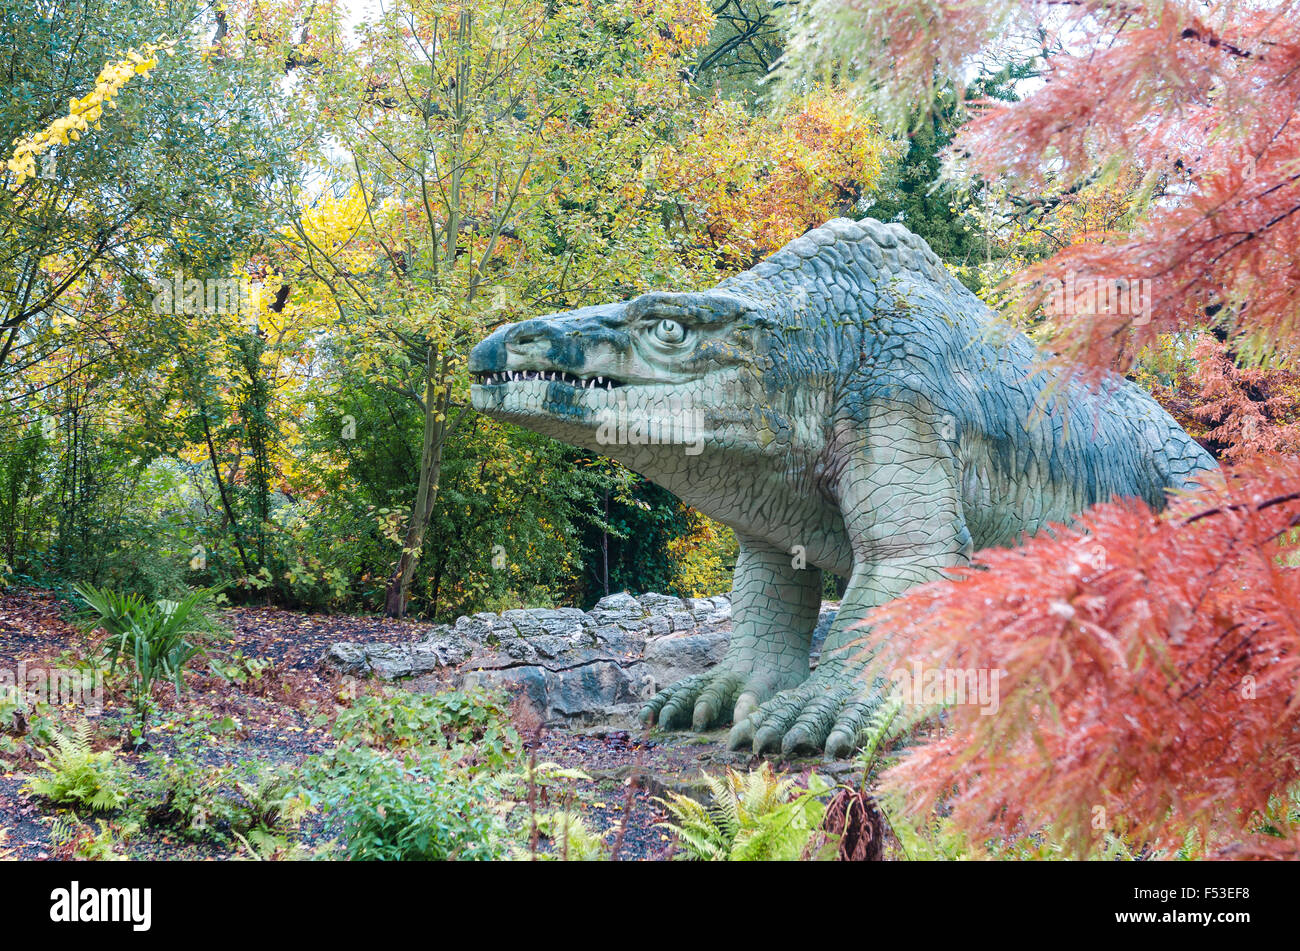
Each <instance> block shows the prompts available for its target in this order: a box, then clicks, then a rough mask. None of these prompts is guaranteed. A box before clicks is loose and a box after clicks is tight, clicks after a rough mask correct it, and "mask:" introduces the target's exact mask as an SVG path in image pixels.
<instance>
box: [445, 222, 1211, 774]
mask: <svg viewBox="0 0 1300 951" xmlns="http://www.w3.org/2000/svg"><path fill="white" fill-rule="evenodd" d="M1037 356H1038V355H1037V353H1036V351H1035V349H1034V347H1033V345H1032V344H1031V343H1030V342H1029V340H1028V339H1026V338H1025V337H1024V336H1023V335H1021V334H1019V333H1016V332H1014V331H1012V330H1010V329H1009V328H1007V327H1005V326H1004V325H1002V324H1000V323H999V322H998V321H997V320H996V319H995V318H994V317H993V315H992V314H990V313H989V311H988V310H987V308H985V307H984V305H983V304H982V303H981V302H980V301H979V300H978V299H977V298H976V297H975V296H974V295H973V294H971V293H970V292H969V291H968V290H966V289H965V288H964V287H962V286H961V284H959V283H958V282H957V281H956V280H954V279H953V278H952V277H951V276H950V275H949V274H948V273H947V272H946V271H945V270H944V268H943V266H942V265H941V264H940V262H939V260H938V259H937V258H936V257H935V256H934V254H933V253H932V252H931V251H930V249H929V248H928V247H927V246H926V245H925V242H924V241H922V240H921V239H920V238H918V237H917V236H916V235H914V234H912V233H911V232H909V231H907V230H906V229H905V228H903V227H902V226H900V225H884V224H880V223H879V222H875V221H871V220H864V221H861V222H853V221H848V220H846V219H836V220H834V221H830V222H828V223H827V224H825V225H823V226H822V227H821V228H818V229H816V230H814V231H811V232H809V233H808V234H806V235H804V236H803V237H802V238H799V239H798V240H796V241H793V242H791V243H790V244H789V245H787V246H786V247H785V248H783V249H782V250H781V251H779V252H778V253H776V254H774V255H773V256H772V257H770V258H768V259H767V260H766V261H764V262H762V263H761V264H759V265H757V266H756V267H755V268H753V269H752V270H749V271H746V272H745V273H743V274H740V275H737V276H736V277H733V278H730V279H728V280H726V281H723V282H722V283H721V284H719V285H718V286H717V287H716V288H714V289H712V290H709V291H704V292H700V293H685V294H678V293H654V294H645V295H642V296H641V297H638V298H636V299H634V300H632V301H628V302H624V303H618V304H607V305H602V306H597V307H585V308H582V309H579V310H574V311H570V312H567V313H564V314H557V315H554V316H551V317H545V318H539V319H536V320H529V321H525V322H522V323H518V324H512V325H510V326H507V327H503V328H501V329H500V330H498V331H497V332H496V333H494V334H492V336H490V337H489V338H488V339H486V340H484V341H483V342H482V343H481V344H479V346H478V347H476V348H475V349H474V352H473V353H472V354H471V356H470V365H469V370H470V372H471V374H473V376H474V380H475V383H474V386H473V387H472V399H473V403H474V406H475V408H476V409H478V410H480V411H481V412H483V413H486V414H488V415H490V416H494V417H496V418H498V419H502V420H507V421H509V422H513V423H517V424H519V425H522V426H526V427H528V428H529V429H533V430H536V431H538V432H541V433H546V434H548V435H550V436H554V437H555V438H557V439H561V440H563V441H565V442H569V443H572V444H574V445H578V446H582V447H584V448H586V449H590V450H593V451H596V452H600V453H602V454H604V455H607V456H611V457H613V458H615V459H617V460H619V461H620V462H622V463H623V464H624V465H626V466H628V467H629V468H631V469H633V470H635V471H637V472H639V473H641V474H642V475H644V476H646V477H647V478H649V479H652V480H653V481H655V482H658V483H659V484H660V485H663V486H664V487H665V488H667V489H669V490H671V491H672V492H674V493H675V494H676V495H677V496H679V497H680V498H682V499H683V500H685V501H686V502H688V503H690V504H691V505H693V506H695V507H696V508H698V509H699V510H700V511H702V512H704V513H706V514H707V515H709V516H711V517H712V518H715V519H717V520H718V521H721V522H724V523H726V524H728V525H730V526H731V527H732V528H734V529H735V531H736V534H737V536H738V538H739V539H740V558H739V559H738V562H737V565H736V575H735V582H734V587H733V592H732V598H733V616H734V635H733V638H732V641H731V645H730V648H729V650H728V653H727V656H726V658H725V659H724V661H723V662H722V664H720V665H719V666H718V668H716V669H714V670H711V671H709V672H708V673H706V674H703V675H700V676H697V677H692V678H689V679H687V680H685V681H682V682H680V683H677V684H673V685H672V686H670V687H668V688H667V689H665V690H663V691H661V692H660V693H659V694H658V695H657V696H656V697H654V699H653V700H651V701H650V702H649V703H648V704H647V705H646V707H645V710H644V711H643V713H642V715H643V718H645V719H646V720H647V721H648V722H656V721H657V722H658V724H659V725H660V726H661V727H663V728H666V729H671V728H677V727H686V726H690V727H692V728H693V729H696V730H703V729H708V728H711V727H715V726H719V725H725V724H727V723H733V724H734V725H733V727H732V730H731V734H730V737H729V745H730V746H731V747H732V748H733V749H737V748H742V747H747V748H752V749H753V750H754V752H756V753H771V752H778V751H779V752H781V753H783V754H785V755H802V754H807V753H813V752H817V751H821V750H824V751H825V752H826V754H827V755H829V756H845V755H848V754H850V753H852V752H853V750H854V748H855V746H856V743H857V740H858V737H859V734H860V732H861V730H862V729H863V727H864V725H865V723H866V721H867V718H868V717H869V715H870V713H871V710H872V709H873V707H874V705H875V704H876V702H877V701H878V699H879V697H880V696H881V692H882V690H883V686H884V679H883V678H884V675H885V674H886V673H887V672H886V671H881V670H871V669H870V662H869V661H868V660H865V659H863V657H862V656H861V653H860V651H858V650H856V649H855V647H854V643H855V642H856V641H858V640H859V639H860V638H861V637H862V636H863V634H864V631H863V630H862V625H861V623H860V622H861V619H862V618H863V617H864V616H865V615H866V613H867V612H868V611H870V610H871V609H872V608H874V607H876V606H878V605H880V604H883V603H884V602H886V601H889V600H891V599H892V598H895V597H897V596H898V595H900V594H902V593H903V592H904V591H906V590H907V589H908V588H910V587H912V586H913V585H916V584H920V583H922V582H925V581H930V580H933V579H935V578H939V577H941V576H942V573H943V571H944V569H946V568H949V567H951V566H954V565H958V564H961V563H963V562H965V561H966V560H967V559H968V558H969V557H970V555H971V553H972V551H974V550H976V549H979V548H985V547H988V546H991V545H1010V544H1014V543H1015V541H1016V539H1017V538H1018V537H1019V536H1020V535H1021V534H1022V533H1033V532H1035V531H1037V530H1038V529H1039V528H1040V527H1041V526H1043V525H1044V524H1046V523H1048V522H1052V521H1056V522H1064V521H1068V520H1069V519H1070V518H1071V516H1073V515H1075V514H1077V513H1078V512H1080V511H1082V510H1083V509H1085V508H1087V507H1088V506H1089V505H1092V504H1093V503H1095V502H1099V501H1105V500H1107V499H1109V498H1110V497H1112V496H1115V495H1118V496H1129V497H1138V498H1142V499H1144V500H1146V501H1147V502H1148V503H1150V504H1151V505H1153V506H1155V507H1157V508H1159V507H1161V506H1163V505H1164V503H1165V490H1166V489H1168V488H1186V487H1191V486H1193V485H1195V483H1196V474H1197V473H1198V472H1202V471H1205V470H1208V469H1212V468H1213V467H1214V462H1213V460H1212V459H1211V458H1210V456H1209V455H1208V454H1207V453H1206V452H1205V451H1204V450H1203V449H1201V447H1200V446H1198V445H1197V444H1196V442H1195V441H1194V440H1192V439H1191V437H1189V436H1188V435H1187V434H1186V433H1185V432H1183V431H1182V429H1180V428H1179V426H1178V424H1177V423H1175V422H1174V420H1173V419H1172V418H1171V417H1170V416H1169V415H1168V414H1167V413H1165V412H1164V410H1162V409H1161V408H1160V407H1159V406H1158V405H1157V404H1156V403H1155V402H1154V401H1153V400H1152V399H1151V398H1150V397H1149V396H1147V395H1146V394H1145V393H1143V392H1142V391H1141V390H1140V389H1138V388H1137V387H1136V386H1134V385H1132V384H1131V383H1128V382H1125V381H1124V380H1122V379H1119V378H1118V377H1113V378H1110V379H1109V380H1108V381H1107V382H1106V384H1105V385H1104V386H1103V388H1102V389H1101V390H1100V391H1095V392H1094V391H1088V390H1086V389H1084V388H1082V387H1080V386H1077V385H1075V384H1073V383H1072V382H1070V381H1069V380H1063V379H1059V378H1057V379H1053V378H1051V377H1048V376H1045V375H1043V374H1034V373H1032V370H1033V364H1034V363H1035V360H1036V357H1037ZM823 570H824V571H830V572H834V573H835V574H837V575H840V576H841V577H845V578H847V579H848V588H847V591H846V592H845V595H844V598H843V602H842V605H841V608H840V611H839V614H838V615H837V616H836V619H835V623H834V625H833V627H832V629H831V631H830V633H829V635H828V636H827V639H826V643H825V645H824V647H823V649H822V655H821V661H820V663H819V664H818V666H817V669H816V671H815V672H813V673H812V675H811V676H809V660H808V651H809V644H810V639H811V632H812V629H813V627H814V626H815V624H816V621H817V609H818V600H819V592H820V590H821V571H823Z"/></svg>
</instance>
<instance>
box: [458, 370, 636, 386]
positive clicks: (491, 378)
mask: <svg viewBox="0 0 1300 951" xmlns="http://www.w3.org/2000/svg"><path fill="white" fill-rule="evenodd" d="M473 382H474V385H475V386H476V387H488V388H496V387H507V386H510V387H513V386H514V385H516V384H521V383H547V384H552V383H558V384H559V385H561V386H567V387H569V388H570V389H574V390H615V389H618V388H619V387H620V386H623V385H624V383H623V382H622V381H621V380H615V379H614V378H613V377H607V376H588V377H581V376H576V375H574V374H572V373H566V372H564V371H563V370H490V371H483V372H479V373H475V374H474V377H473Z"/></svg>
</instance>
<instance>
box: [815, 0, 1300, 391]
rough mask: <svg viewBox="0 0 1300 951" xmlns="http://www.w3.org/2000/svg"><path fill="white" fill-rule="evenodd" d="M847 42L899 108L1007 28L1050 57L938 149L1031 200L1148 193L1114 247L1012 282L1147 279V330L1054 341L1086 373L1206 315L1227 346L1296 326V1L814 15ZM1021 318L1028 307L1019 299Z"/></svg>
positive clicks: (1081, 328)
mask: <svg viewBox="0 0 1300 951" xmlns="http://www.w3.org/2000/svg"><path fill="white" fill-rule="evenodd" d="M828 3H829V5H832V6H833V5H836V4H838V5H839V6H840V7H841V8H843V10H844V11H845V12H844V14H843V19H844V20H845V21H847V22H858V23H859V24H860V25H861V26H862V28H863V35H862V39H861V43H862V44H863V46H864V48H863V49H862V50H860V51H855V54H856V55H855V58H856V59H857V60H858V61H859V62H861V63H863V64H865V67H866V69H867V70H869V71H873V72H874V73H875V78H876V79H877V81H878V84H879V85H880V86H881V87H882V98H893V99H898V100H899V101H903V102H908V101H913V102H914V101H916V100H917V98H918V97H920V95H921V94H922V93H924V92H925V91H927V90H933V88H934V86H935V80H934V77H935V75H936V74H937V75H940V76H947V77H950V78H953V79H955V80H957V81H960V78H961V75H962V73H963V71H964V70H966V69H968V68H969V65H970V64H971V62H973V61H974V60H975V59H977V58H978V56H979V55H980V53H981V52H982V51H983V50H984V49H985V48H986V47H988V46H990V45H995V44H996V42H997V38H998V37H1000V36H1001V35H1003V34H1005V33H1006V32H1007V31H1009V30H1016V29H1018V28H1019V29H1020V30H1021V31H1023V30H1024V29H1025V28H1028V27H1030V26H1031V25H1033V24H1036V23H1042V24H1044V25H1045V26H1046V27H1048V28H1049V29H1050V30H1051V31H1052V35H1053V38H1054V41H1055V42H1058V43H1059V44H1060V45H1061V46H1062V47H1063V48H1064V52H1062V53H1060V54H1058V55H1053V56H1051V57H1050V58H1049V59H1047V60H1046V62H1045V64H1044V66H1043V75H1042V78H1043V80H1044V82H1043V85H1042V86H1041V87H1039V88H1037V89H1035V90H1033V91H1032V92H1030V93H1029V94H1028V95H1026V96H1025V97H1024V98H1023V99H1022V100H1020V101H1018V102H1012V103H1007V102H1003V101H1001V100H993V101H989V102H987V103H984V104H982V107H981V111H980V113H979V115H978V116H977V117H976V118H975V119H974V121H972V122H970V123H968V124H967V125H966V126H965V127H964V128H963V129H962V130H961V132H960V133H959V135H958V137H957V140H956V142H955V145H954V148H955V150H956V151H957V152H958V153H959V154H963V155H968V156H969V161H970V164H971V166H972V167H973V168H974V170H975V171H977V172H980V173H982V174H984V175H986V176H988V177H998V176H1003V177H1006V178H1008V179H1010V180H1011V181H1012V183H1013V184H1016V185H1018V186H1020V190H1021V191H1023V192H1024V193H1026V194H1035V193H1036V192H1037V191H1038V190H1039V189H1040V188H1041V187H1042V186H1043V184H1044V183H1045V182H1046V181H1047V179H1048V178H1049V177H1050V178H1052V179H1054V180H1055V181H1056V182H1057V183H1059V184H1060V185H1061V186H1066V187H1068V186H1070V185H1077V184H1082V183H1084V182H1087V181H1089V180H1090V178H1091V176H1092V175H1094V174H1095V173H1096V172H1097V171H1098V170H1099V169H1102V168H1105V167H1121V168H1131V167H1136V168H1137V169H1138V170H1139V171H1140V172H1141V173H1142V174H1144V175H1145V176H1147V177H1148V178H1149V179H1150V180H1152V181H1154V180H1159V181H1161V182H1163V183H1164V185H1165V188H1164V190H1163V191H1164V194H1163V197H1162V198H1160V199H1159V200H1157V201H1155V202H1153V203H1151V205H1150V206H1149V207H1148V208H1147V209H1146V210H1145V211H1144V212H1143V213H1142V214H1141V215H1139V217H1138V219H1137V221H1136V222H1135V224H1134V226H1133V228H1132V229H1131V231H1130V233H1129V234H1128V235H1127V236H1126V237H1125V238H1124V239H1123V240H1119V241H1107V242H1106V243H1105V244H1101V243H1085V244H1078V245H1074V246H1071V247H1068V248H1064V249H1062V250H1061V251H1060V252H1059V253H1057V254H1055V255H1053V256H1052V257H1051V258H1049V259H1047V260H1046V261H1044V262H1041V263H1040V264H1038V265H1036V266H1035V267H1033V268H1031V269H1028V270H1027V271H1026V272H1023V273H1022V275H1021V277H1020V279H1022V280H1024V281H1026V282H1029V283H1034V282H1037V281H1050V280H1064V279H1065V277H1066V275H1068V274H1070V273H1074V274H1076V275H1077V277H1078V278H1080V279H1092V280H1099V281H1113V280H1127V281H1141V280H1150V281H1151V282H1152V283H1151V290H1152V292H1153V299H1154V307H1153V313H1152V315H1151V317H1152V319H1150V320H1149V321H1146V322H1135V321H1133V319H1132V317H1131V316H1130V315H1127V314H1120V313H1115V314H1106V313H1101V314H1090V315H1088V317H1087V319H1081V320H1078V319H1077V320H1068V321H1064V322H1062V323H1060V325H1059V326H1058V328H1057V331H1058V337H1057V341H1056V343H1057V344H1058V346H1059V347H1060V348H1061V349H1063V350H1065V351H1067V353H1068V356H1069V357H1071V358H1073V359H1076V360H1078V361H1080V362H1082V363H1083V364H1085V365H1086V366H1089V367H1100V366H1109V367H1117V368H1127V367H1128V366H1129V365H1130V364H1131V363H1132V362H1133V361H1134V359H1135V358H1136V356H1137V354H1138V353H1140V352H1141V350H1142V348H1143V347H1144V346H1147V345H1149V344H1152V343H1154V342H1155V341H1156V340H1157V339H1158V337H1159V335H1160V334H1161V333H1163V332H1167V331H1176V330H1184V329H1188V328H1191V327H1195V326H1199V325H1201V324H1203V323H1204V313H1205V308H1206V307H1207V306H1208V305H1215V304H1217V305H1220V306H1221V307H1222V308H1223V309H1222V311H1220V313H1221V315H1223V316H1228V317H1230V318H1231V320H1232V321H1233V322H1234V325H1235V327H1236V328H1237V330H1238V331H1239V332H1241V333H1242V334H1243V335H1244V334H1248V333H1263V334H1264V335H1265V336H1266V337H1268V338H1270V339H1272V340H1273V341H1282V340H1284V339H1286V338H1289V337H1290V336H1291V335H1293V334H1294V332H1295V331H1296V329H1297V328H1298V327H1300V294H1297V293H1296V288H1297V287H1298V286H1300V257H1297V255H1296V254H1295V253H1294V252H1295V248H1296V247H1297V246H1300V214H1297V212H1298V211H1300V167H1297V164H1296V155H1297V154H1300V122H1297V121H1295V120H1296V118H1297V116H1296V111H1297V104H1298V103H1300V0H1276V2H1270V3H1263V2H1255V3H1252V2H1242V3H1220V4H1204V3H1194V2H1190V0H1166V2H1159V3H1139V2H1124V3H1115V2H1114V0H1072V2H1070V3H1059V2H1053V0H1019V2H1009V0H985V2H979V3H945V4H924V5H922V6H923V10H918V5H917V4H916V3H914V2H912V0H870V2H867V0H828ZM1029 300H1030V302H1031V303H1034V301H1033V298H1032V296H1031V297H1030V298H1029Z"/></svg>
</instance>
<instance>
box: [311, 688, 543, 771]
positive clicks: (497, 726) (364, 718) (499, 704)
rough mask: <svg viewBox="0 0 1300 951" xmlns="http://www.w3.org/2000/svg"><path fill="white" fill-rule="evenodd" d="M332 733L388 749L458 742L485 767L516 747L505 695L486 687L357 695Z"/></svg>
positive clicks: (501, 761)
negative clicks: (467, 689) (427, 692)
mask: <svg viewBox="0 0 1300 951" xmlns="http://www.w3.org/2000/svg"><path fill="white" fill-rule="evenodd" d="M333 733H334V737H335V738H336V739H337V740H339V741H340V742H341V743H345V744H348V745H358V744H364V745H365V746H369V747H375V748H379V749H387V750H409V749H421V748H427V749H439V750H450V749H452V748H453V747H459V748H460V749H459V753H460V756H461V758H462V759H466V760H469V761H472V763H474V764H475V765H480V766H483V767H485V768H487V769H489V770H499V769H501V768H503V767H505V766H506V765H508V764H509V763H510V762H511V761H512V760H513V758H514V756H515V754H516V753H517V751H518V749H519V736H518V734H517V733H516V732H515V730H514V728H513V727H512V726H511V725H510V720H509V715H508V711H507V709H506V706H505V698H504V697H503V696H502V695H500V694H497V693H492V692H489V691H485V690H470V691H446V692H443V693H438V694H416V693H409V692H407V691H404V690H398V691H392V692H386V693H382V694H372V695H369V696H365V697H358V698H357V699H356V700H355V701H353V703H352V706H350V707H349V708H348V709H346V710H344V711H342V712H341V713H340V714H339V715H338V717H337V719H336V720H335V721H334V727H333Z"/></svg>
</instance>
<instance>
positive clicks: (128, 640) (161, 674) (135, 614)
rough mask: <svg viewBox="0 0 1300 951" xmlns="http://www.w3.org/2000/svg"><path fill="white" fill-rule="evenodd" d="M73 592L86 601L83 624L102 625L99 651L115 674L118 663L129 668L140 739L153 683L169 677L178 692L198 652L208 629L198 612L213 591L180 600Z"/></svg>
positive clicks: (81, 589) (92, 589)
mask: <svg viewBox="0 0 1300 951" xmlns="http://www.w3.org/2000/svg"><path fill="white" fill-rule="evenodd" d="M76 592H77V594H78V596H79V597H80V598H81V600H82V602H83V603H84V604H85V610H84V611H83V612H82V614H81V616H80V621H81V624H82V627H83V628H84V629H86V630H88V631H90V630H94V629H96V628H103V630H104V631H105V632H107V634H108V640H107V642H106V643H105V645H104V655H105V660H106V661H108V663H109V666H110V671H111V672H112V673H116V672H117V668H118V665H119V664H127V665H129V666H130V668H131V673H132V677H131V684H132V691H131V692H132V697H133V702H134V705H135V708H136V712H137V714H138V715H139V717H140V723H139V737H140V739H141V740H143V739H144V736H145V733H146V731H147V727H148V717H149V710H150V704H151V700H152V697H153V686H154V683H155V682H156V681H158V680H170V681H172V683H174V684H175V685H176V690H177V692H179V691H180V690H181V673H182V671H184V669H185V667H186V665H187V664H189V662H190V661H191V660H193V659H194V658H195V657H196V656H197V655H199V654H201V653H203V646H202V643H201V638H202V635H204V634H206V633H209V632H210V631H211V622H209V621H208V620H207V618H206V617H204V615H203V613H202V612H203V608H204V607H205V606H206V605H207V604H208V603H209V602H210V601H211V599H212V597H213V595H214V594H215V593H216V590H215V589H207V588H204V589H200V590H198V591H192V592H190V593H189V594H187V595H186V596H185V597H183V598H181V599H180V600H179V601H168V600H161V601H154V602H148V601H145V599H144V598H142V597H140V596H139V595H136V594H120V593H118V592H115V591H110V590H108V589H99V588H95V587H92V586H91V585H78V586H77V588H76Z"/></svg>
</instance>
